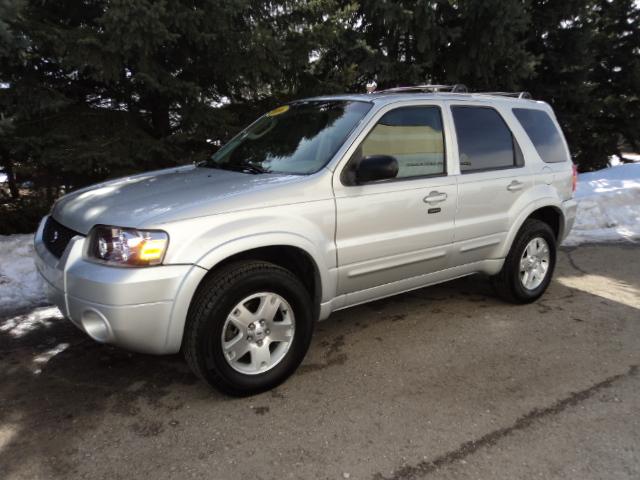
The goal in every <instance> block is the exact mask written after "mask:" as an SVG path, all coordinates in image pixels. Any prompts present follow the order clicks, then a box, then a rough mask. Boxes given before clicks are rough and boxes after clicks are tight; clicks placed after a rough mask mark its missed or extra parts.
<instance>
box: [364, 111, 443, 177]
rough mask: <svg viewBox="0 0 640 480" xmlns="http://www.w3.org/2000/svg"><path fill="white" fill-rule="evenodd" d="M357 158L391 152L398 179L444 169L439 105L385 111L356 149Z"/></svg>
mask: <svg viewBox="0 0 640 480" xmlns="http://www.w3.org/2000/svg"><path fill="white" fill-rule="evenodd" d="M356 155H357V156H359V157H366V156H369V155H391V156H393V157H395V158H396V160H398V167H399V168H398V175H397V178H408V177H418V176H424V175H438V174H443V173H444V172H445V167H444V165H445V163H444V134H443V131H442V116H441V114H440V109H439V108H438V107H406V108H398V109H396V110H392V111H391V112H388V113H386V114H385V115H384V116H383V117H382V118H381V119H380V120H379V121H378V123H377V124H376V126H375V127H373V129H372V130H371V132H369V135H367V138H366V139H365V140H364V141H363V142H362V144H360V148H359V149H358V151H357V152H356Z"/></svg>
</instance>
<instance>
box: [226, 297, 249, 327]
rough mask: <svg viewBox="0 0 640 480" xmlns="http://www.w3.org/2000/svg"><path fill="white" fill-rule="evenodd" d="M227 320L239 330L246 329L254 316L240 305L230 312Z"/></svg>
mask: <svg viewBox="0 0 640 480" xmlns="http://www.w3.org/2000/svg"><path fill="white" fill-rule="evenodd" d="M229 319H230V320H231V321H232V322H233V323H234V324H235V325H236V326H237V327H239V328H240V329H246V328H247V327H248V326H249V324H250V323H251V322H253V321H254V320H255V315H254V314H253V313H251V312H250V311H249V309H248V308H247V307H245V306H244V305H243V304H241V303H240V304H238V305H236V307H235V308H234V309H233V310H232V311H231V314H230V315H229Z"/></svg>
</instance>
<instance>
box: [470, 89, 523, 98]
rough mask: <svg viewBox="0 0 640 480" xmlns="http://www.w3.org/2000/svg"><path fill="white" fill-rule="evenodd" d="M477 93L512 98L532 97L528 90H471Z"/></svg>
mask: <svg viewBox="0 0 640 480" xmlns="http://www.w3.org/2000/svg"><path fill="white" fill-rule="evenodd" d="M473 93H477V94H479V95H499V96H501V97H514V98H522V99H525V100H531V99H532V98H533V97H532V96H531V94H530V93H529V92H525V91H522V92H473Z"/></svg>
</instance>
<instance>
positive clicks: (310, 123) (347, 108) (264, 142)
mask: <svg viewBox="0 0 640 480" xmlns="http://www.w3.org/2000/svg"><path fill="white" fill-rule="evenodd" d="M370 109H371V104H370V103H368V102H359V101H344V100H312V101H303V102H294V103H291V104H289V105H284V106H282V107H278V108H276V109H275V110H272V111H270V112H269V113H267V114H266V115H264V116H262V117H260V118H259V119H258V120H256V121H255V122H254V123H253V124H251V125H250V126H249V127H248V128H246V129H245V130H243V131H242V132H240V134H238V135H237V136H236V137H235V138H233V139H232V140H231V141H230V142H229V143H227V144H226V145H225V146H224V147H222V148H221V149H220V150H218V151H217V152H216V153H215V154H214V155H213V156H212V157H211V158H210V159H209V160H208V161H207V162H205V163H204V164H203V166H206V167H211V168H223V169H228V170H237V171H242V172H247V173H291V174H309V173H314V172H317V171H318V170H320V169H321V168H322V167H324V166H325V165H326V164H327V163H328V162H329V160H331V158H332V157H333V155H335V153H336V152H337V151H338V148H340V146H341V145H342V144H343V143H344V141H345V140H346V138H347V136H348V135H349V133H351V131H352V130H353V128H354V127H355V126H356V125H357V124H358V122H359V121H360V120H362V118H363V117H364V116H365V115H366V113H367V112H368V111H369V110H370Z"/></svg>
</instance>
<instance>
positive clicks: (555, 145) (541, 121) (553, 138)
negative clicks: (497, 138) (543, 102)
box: [513, 108, 569, 163]
mask: <svg viewBox="0 0 640 480" xmlns="http://www.w3.org/2000/svg"><path fill="white" fill-rule="evenodd" d="M513 114H514V115H515V116H516V118H517V119H518V121H519V122H520V124H521V125H522V128H524V130H525V132H527V135H529V138H530V139H531V142H532V143H533V145H534V146H535V147H536V150H537V151H538V155H540V158H542V160H543V161H545V162H547V163H558V162H564V161H566V160H567V159H568V158H569V154H568V152H567V149H566V147H565V145H564V142H563V141H562V135H560V132H559V131H558V129H557V128H556V126H555V124H554V123H553V120H551V117H549V115H548V114H547V112H543V111H542V110H531V109H529V108H514V109H513Z"/></svg>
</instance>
